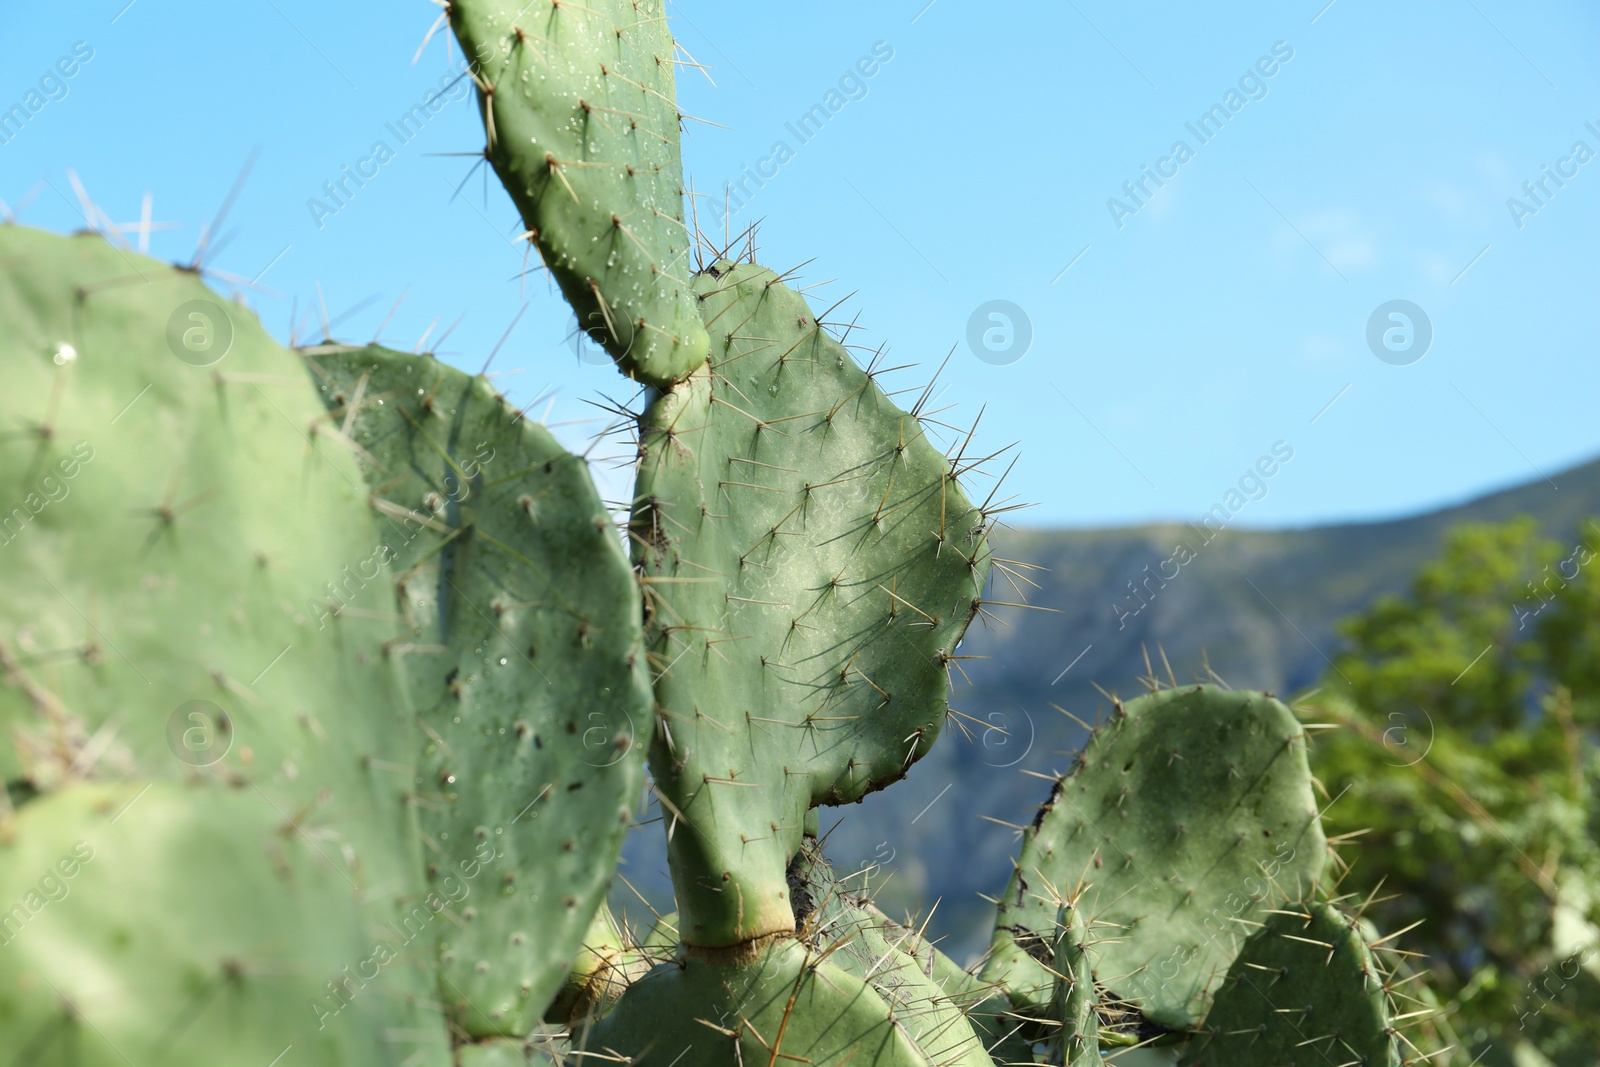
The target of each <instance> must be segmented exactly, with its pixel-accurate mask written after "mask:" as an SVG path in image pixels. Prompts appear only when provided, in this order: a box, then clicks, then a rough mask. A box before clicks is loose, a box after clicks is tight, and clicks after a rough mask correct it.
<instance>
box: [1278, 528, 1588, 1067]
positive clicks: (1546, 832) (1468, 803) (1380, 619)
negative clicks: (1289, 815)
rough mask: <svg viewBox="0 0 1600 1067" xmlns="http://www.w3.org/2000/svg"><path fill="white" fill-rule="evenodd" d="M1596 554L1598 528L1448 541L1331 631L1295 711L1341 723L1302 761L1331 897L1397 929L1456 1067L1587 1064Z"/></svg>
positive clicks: (1469, 535)
mask: <svg viewBox="0 0 1600 1067" xmlns="http://www.w3.org/2000/svg"><path fill="white" fill-rule="evenodd" d="M1597 557H1600V523H1597V522H1595V521H1594V520H1590V521H1589V522H1587V523H1585V524H1584V525H1583V527H1582V530H1581V531H1580V532H1579V534H1578V535H1577V536H1576V538H1575V539H1574V540H1572V541H1569V542H1567V543H1565V544H1563V543H1560V542H1556V541H1551V540H1546V539H1543V538H1541V537H1540V536H1539V534H1538V531H1537V527H1536V525H1535V524H1534V522H1533V521H1532V520H1530V519H1516V520H1512V521H1510V522H1507V523H1505V524H1502V525H1494V526H1466V527H1461V528H1459V529H1457V530H1456V531H1454V532H1453V533H1452V535H1451V537H1450V538H1449V539H1448V542H1447V544H1446V546H1445V549H1444V552H1443V554H1442V556H1441V557H1440V558H1439V559H1438V560H1436V561H1435V562H1433V563H1431V564H1429V565H1427V566H1426V567H1424V568H1423V569H1422V571H1421V572H1420V573H1419V574H1418V575H1417V577H1416V579H1415V580H1414V581H1413V583H1412V586H1411V589H1410V591H1409V592H1408V594H1406V595H1404V596H1390V597H1385V598H1383V599H1381V600H1379V601H1378V602H1377V603H1375V604H1374V605H1373V606H1372V607H1371V608H1370V609H1368V610H1367V611H1366V612H1364V613H1362V614H1359V615H1357V616H1354V617H1352V618H1350V619H1348V620H1346V621H1345V622H1344V623H1343V625H1342V627H1341V632H1342V635H1343V637H1344V639H1345V645H1344V648H1343V650H1342V651H1341V652H1340V653H1339V655H1338V656H1337V657H1336V658H1335V660H1334V662H1333V667H1332V669H1331V670H1330V671H1329V672H1328V675H1327V677H1326V678H1325V680H1324V686H1323V688H1322V690H1321V691H1320V693H1319V694H1318V695H1316V696H1315V697H1314V698H1312V699H1311V700H1309V701H1308V702H1307V703H1308V705H1309V706H1308V708H1307V709H1306V710H1307V711H1308V712H1312V716H1311V717H1313V718H1320V719H1321V720H1322V721H1325V722H1337V723H1340V724H1342V725H1345V726H1347V727H1349V728H1347V729H1339V730H1331V731H1328V732H1326V733H1319V737H1318V742H1317V744H1316V746H1315V749H1314V753H1313V757H1314V762H1313V769H1314V770H1315V772H1316V773H1317V775H1318V777H1319V778H1320V779H1321V781H1322V782H1323V783H1324V785H1325V786H1326V787H1327V789H1328V790H1329V793H1330V796H1331V797H1333V798H1335V799H1334V800H1333V802H1332V803H1331V805H1330V806H1329V808H1328V811H1327V813H1326V822H1327V825H1328V832H1329V835H1330V838H1337V839H1339V840H1340V842H1341V844H1342V845H1343V846H1344V847H1343V848H1342V850H1341V852H1342V856H1343V862H1344V863H1345V864H1347V865H1348V869H1347V870H1345V871H1343V872H1342V880H1341V882H1340V889H1341V891H1344V892H1349V893H1352V894H1356V895H1358V896H1359V897H1360V898H1363V899H1365V898H1371V903H1370V904H1369V905H1368V913H1369V914H1370V915H1372V917H1373V918H1374V920H1375V921H1376V922H1377V923H1378V925H1379V926H1380V927H1383V928H1385V929H1393V930H1402V929H1403V928H1408V927H1410V929H1407V930H1405V932H1404V933H1402V934H1401V935H1400V936H1399V937H1398V938H1397V943H1398V945H1399V946H1400V947H1402V948H1404V949H1406V950H1408V951H1412V952H1416V953H1419V954H1422V955H1423V957H1424V958H1423V959H1421V960H1420V961H1419V964H1418V965H1419V966H1420V967H1425V968H1426V969H1427V970H1428V971H1429V972H1430V976H1429V982H1430V984H1431V985H1432V987H1433V989H1434V990H1435V991H1436V993H1437V995H1438V996H1439V998H1440V1000H1441V1001H1442V1002H1443V1003H1444V1006H1445V1008H1446V1010H1447V1013H1448V1014H1447V1020H1448V1023H1449V1024H1450V1025H1452V1026H1453V1028H1454V1030H1455V1033H1456V1035H1457V1036H1458V1037H1459V1039H1460V1041H1461V1042H1462V1045H1463V1046H1464V1048H1463V1049H1462V1050H1461V1051H1462V1053H1463V1055H1462V1056H1461V1058H1460V1060H1459V1061H1458V1062H1460V1063H1466V1062H1468V1061H1469V1060H1471V1059H1472V1058H1473V1057H1475V1056H1481V1059H1479V1060H1478V1061H1477V1062H1479V1063H1482V1064H1505V1065H1508V1067H1509V1065H1512V1064H1516V1065H1517V1067H1530V1065H1536V1064H1541V1063H1543V1062H1549V1063H1552V1064H1556V1065H1558V1067H1578V1065H1580V1064H1581V1065H1582V1067H1594V1064H1595V1063H1596V1062H1597V1059H1600V926H1597V925H1596V924H1597V922H1600V891H1597V890H1596V889H1595V887H1596V886H1600V846H1597V843H1596V842H1597V831H1600V790H1597V782H1600V743H1597V728H1600V559H1597ZM1313 709H1314V711H1313ZM1413 924H1415V925H1413Z"/></svg>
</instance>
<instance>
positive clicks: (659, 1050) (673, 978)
mask: <svg viewBox="0 0 1600 1067" xmlns="http://www.w3.org/2000/svg"><path fill="white" fill-rule="evenodd" d="M746 951H748V950H747V948H743V947H742V948H740V949H738V950H735V951H734V952H731V953H724V952H716V951H715V950H713V952H712V953H711V954H710V955H714V956H716V957H718V958H705V956H702V955H700V954H697V953H695V952H691V953H690V954H689V955H688V956H687V957H686V958H685V959H684V960H683V961H682V962H681V963H669V964H663V965H662V966H660V967H657V968H656V969H655V970H654V971H652V972H651V973H650V974H648V975H646V976H645V977H644V978H643V979H642V980H640V981H639V982H638V983H636V984H634V985H633V986H631V987H629V989H628V991H627V992H626V993H624V994H623V995H622V999H621V1000H619V1001H618V1002H617V1004H616V1006H615V1007H614V1008H612V1010H611V1011H610V1012H609V1013H608V1014H606V1015H605V1016H604V1017H602V1018H601V1019H600V1021H599V1022H598V1023H597V1024H596V1025H595V1026H594V1028H593V1029H592V1030H590V1031H588V1032H587V1033H581V1032H580V1033H579V1034H577V1035H575V1036H574V1039H573V1045H574V1047H575V1048H577V1049H579V1050H584V1051H587V1052H588V1053H589V1055H590V1056H593V1055H597V1054H603V1055H606V1056H617V1055H620V1056H626V1057H631V1059H629V1060H628V1061H627V1062H629V1063H632V1064H636V1065H638V1067H669V1065H671V1064H679V1065H680V1067H681V1065H682V1064H685V1063H694V1064H695V1065H696V1067H743V1065H748V1064H765V1063H773V1062H779V1063H782V1062H789V1063H795V1062H798V1063H806V1064H811V1065H814V1067H843V1065H844V1064H846V1063H850V1064H872V1065H873V1067H930V1065H931V1064H932V1063H933V1062H935V1061H931V1060H929V1059H928V1058H927V1057H925V1056H924V1055H923V1054H922V1053H921V1052H919V1051H918V1050H917V1049H916V1048H915V1047H913V1045H912V1043H911V1041H910V1039H909V1038H908V1037H907V1035H906V1033H905V1030H904V1028H903V1027H902V1026H900V1025H898V1024H897V1023H896V1022H895V1020H894V1016H893V1012H892V1009H891V1008H890V1006H889V1005H888V1004H887V1003H886V1002H885V1001H884V1000H883V998H881V997H880V996H878V994H877V993H876V992H874V991H873V989H872V987H871V986H870V985H868V984H867V983H866V982H863V981H862V980H861V979H859V978H857V977H856V976H855V975H852V974H850V973H848V972H846V971H845V970H843V969H842V968H840V967H838V966H836V965H835V964H834V963H833V962H832V961H831V960H819V959H818V958H817V955H816V954H815V953H813V952H811V951H810V950H808V949H806V948H805V947H803V946H802V945H800V944H799V942H797V941H795V940H794V939H793V938H787V937H785V938H779V939H777V940H775V941H772V942H769V943H767V944H765V945H764V946H761V947H759V948H757V949H755V950H754V957H753V958H749V957H746V956H745V953H746Z"/></svg>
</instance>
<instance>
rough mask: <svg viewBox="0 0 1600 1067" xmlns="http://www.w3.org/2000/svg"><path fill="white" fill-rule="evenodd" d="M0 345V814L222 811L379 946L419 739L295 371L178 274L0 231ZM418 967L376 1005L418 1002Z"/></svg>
mask: <svg viewBox="0 0 1600 1067" xmlns="http://www.w3.org/2000/svg"><path fill="white" fill-rule="evenodd" d="M0 322H3V323H4V324H5V328H4V330H0V368H3V370H0V375H3V378H4V381H5V384H6V387H5V389H4V390H0V508H3V509H5V510H4V512H3V513H0V527H3V528H4V532H3V534H0V589H3V590H4V596H3V597H0V730H3V735H0V736H3V737H4V740H3V741H0V774H3V775H4V778H5V782H6V785H7V789H8V792H9V793H10V794H11V795H13V796H16V797H18V798H19V799H20V798H25V797H30V796H32V797H37V796H39V795H40V794H49V793H50V792H52V791H54V790H58V789H63V788H68V787H70V786H71V785H72V783H74V782H76V781H81V780H83V779H94V778H120V779H127V780H138V781H141V782H148V781H152V780H167V781H194V782H206V783H211V784H212V785H213V786H217V787H221V786H223V785H229V786H237V787H240V788H242V789H244V790H246V791H248V793H249V794H250V796H252V797H253V798H254V801H255V803H257V804H259V805H261V806H262V807H263V808H264V809H266V810H267V811H268V812H269V813H274V812H275V814H276V816H277V817H278V818H279V819H280V820H283V821H289V820H291V819H292V820H293V821H294V822H295V824H296V825H299V826H301V827H303V828H304V831H305V833H306V835H307V836H308V838H309V839H310V840H312V841H314V842H315V843H316V847H317V848H318V849H319V851H320V852H321V853H322V854H323V855H325V856H327V857H328V858H329V860H330V861H331V862H333V863H335V864H336V865H337V866H338V867H339V869H340V870H341V872H343V875H344V877H346V878H348V879H349V881H350V884H351V886H352V887H353V888H356V889H359V890H360V891H361V892H362V894H363V900H364V902H365V905H366V913H367V922H369V923H371V924H372V925H374V926H377V925H381V924H384V923H388V922H392V921H395V920H396V919H397V917H398V916H399V915H400V914H401V913H402V912H403V911H404V909H405V908H407V907H409V904H408V903H406V902H407V901H408V900H412V899H414V898H415V897H418V896H420V895H421V894H422V892H423V885H422V882H421V863H420V860H419V858H418V855H417V853H418V850H419V848H420V845H419V842H418V839H417V833H416V824H415V821H414V817H413V816H412V814H411V810H410V807H409V805H408V803H407V802H406V800H405V797H406V795H407V794H408V793H409V792H410V790H411V789H412V788H413V778H414V776H415V770H414V765H415V753H416V751H417V749H418V747H419V746H420V735H418V734H417V732H416V729H415V726H414V724H413V723H412V717H411V715H410V713H409V710H408V708H407V705H406V703H405V701H404V699H403V695H402V690H401V687H400V686H399V685H397V684H396V680H395V678H394V675H393V665H392V663H391V662H390V661H389V660H388V659H386V657H385V654H384V647H385V644H384V643H385V641H386V640H387V639H388V638H390V637H392V636H394V635H395V634H396V633H398V632H399V626H398V618H397V616H396V614H395V611H394V606H393V595H392V592H391V591H390V589H389V580H388V578H387V576H386V574H385V569H384V566H383V563H382V561H381V560H380V559H379V558H378V556H377V548H378V539H377V533H376V532H375V530H374V528H373V524H372V521H371V518H370V516H369V514H368V511H367V508H366V506H365V503H364V498H365V495H366V494H365V490H364V487H363V486H362V484H361V475H360V472H359V471H358V470H357V468H356V463H355V457H354V456H353V455H352V454H351V451H350V449H349V448H348V447H347V446H346V445H345V444H344V443H343V442H341V441H340V440H339V439H338V438H337V435H336V434H332V433H329V432H328V430H329V427H328V426H327V414H326V412H325V410H324V409H323V406H322V404H321V402H320V400H319V399H318V396H317V392H316V390H315V388H314V387H313V386H312V384H311V382H310V379H309V376H308V375H307V374H306V368H305V366H304V363H303V361H302V360H301V359H300V357H298V356H297V355H295V354H294V353H292V352H290V351H288V350H286V349H284V348H282V347H281V346H279V345H277V344H275V343H274V342H273V341H272V340H271V339H270V338H269V337H268V336H267V335H266V333H265V332H264V331H263V330H262V329H261V327H260V325H259V324H258V323H257V322H256V320H255V318H254V316H252V315H251V314H250V313H249V312H248V311H247V310H245V309H243V308H241V307H239V306H238V305H234V304H231V303H229V302H228V301H226V300H224V299H222V298H221V297H219V296H218V295H217V294H215V293H214V292H212V291H211V290H210V289H208V288H206V286H205V285H204V284H202V282H201V281H200V279H199V277H198V276H196V275H195V274H193V273H191V272H188V271H182V270H177V269H175V268H173V267H171V266H169V265H167V264H164V263H159V262H156V261H155V260H151V259H148V258H145V257H143V256H139V255H136V254H134V253H132V252H130V251H127V250H122V249H118V248H116V247H113V246H112V245H110V244H108V243H107V242H105V241H104V240H102V239H100V238H99V237H98V236H92V235H82V236H78V237H71V238H65V237H58V236H54V235H51V234H46V233H41V232H39V231H36V230H29V229H25V228H23V227H19V226H14V225H13V226H0ZM336 588H337V589H338V590H339V591H340V592H339V596H340V598H341V599H342V601H343V603H344V606H345V610H343V611H335V610H334V608H333V597H334V590H335V589H336ZM195 796H196V801H195V802H196V803H197V804H206V803H211V802H212V801H211V800H209V799H207V798H206V794H204V793H199V792H197V793H196V794H195ZM39 802H40V801H39V800H37V799H35V800H33V801H29V803H30V804H31V803H39ZM8 810H9V805H0V830H3V828H4V826H3V824H4V823H5V822H6V819H7V813H8ZM23 812H24V813H25V812H26V806H25V807H24V808H23ZM168 874H169V876H170V877H176V878H179V879H180V880H182V879H184V878H186V877H187V876H185V875H183V874H181V872H180V869H179V868H174V869H173V871H169V872H168ZM183 884H189V883H187V882H184V883H183ZM195 884H196V885H198V883H195ZM196 891H197V892H198V890H196ZM219 891H220V890H219ZM426 965H427V961H426V960H424V959H420V958H417V956H416V955H415V954H413V955H411V956H408V957H407V958H406V960H405V962H404V964H403V965H397V968H396V969H394V971H393V976H392V980H393V981H396V982H398V976H399V975H400V974H402V973H403V974H405V975H407V976H408V978H407V980H408V981H410V982H411V983H412V985H411V987H410V988H412V989H413V990H414V991H415V992H417V993H419V994H421V995H425V996H432V988H431V987H432V973H431V967H427V966H426ZM402 984H403V983H402Z"/></svg>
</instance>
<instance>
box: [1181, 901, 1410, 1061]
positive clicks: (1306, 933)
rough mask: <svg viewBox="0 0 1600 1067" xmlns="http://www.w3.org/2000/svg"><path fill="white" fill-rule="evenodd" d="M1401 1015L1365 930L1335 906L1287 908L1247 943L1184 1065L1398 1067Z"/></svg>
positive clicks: (1284, 907) (1267, 918)
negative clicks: (1354, 1065) (1397, 1024)
mask: <svg viewBox="0 0 1600 1067" xmlns="http://www.w3.org/2000/svg"><path fill="white" fill-rule="evenodd" d="M1395 1014H1396V1013H1395V1009H1394V1005H1393V1003H1392V1001H1391V1000H1390V998H1389V994H1388V991H1387V988H1386V976H1385V974H1384V972H1383V970H1382V969H1381V968H1380V967H1379V964H1378V961H1377V960H1376V959H1375V958H1374V957H1373V951H1372V949H1371V947H1370V946H1368V944H1367V942H1366V939H1365V938H1364V937H1363V935H1362V932H1361V924H1360V923H1359V921H1357V920H1355V919H1352V918H1350V917H1348V916H1346V915H1344V914H1343V913H1341V912H1340V911H1339V910H1338V909H1337V908H1335V907H1333V906H1332V905H1330V904H1324V903H1320V902H1318V903H1298V904H1285V905H1283V906H1282V907H1281V908H1280V909H1278V910H1277V911H1276V912H1274V913H1273V914H1272V915H1269V916H1266V922H1265V925H1264V926H1263V927H1262V928H1261V929H1259V930H1257V931H1256V932H1255V933H1254V934H1252V935H1251V936H1250V939H1249V940H1248V941H1246V942H1245V944H1244V947H1243V949H1241V950H1240V952H1239V958H1238V959H1236V960H1235V961H1234V963H1233V967H1232V968H1231V969H1230V970H1229V972H1228V977H1227V979H1226V980H1225V981H1224V982H1223V983H1222V986H1221V988H1220V989H1219V990H1218V991H1217V995H1216V1005H1215V1007H1213V1008H1212V1009H1211V1014H1210V1015H1209V1016H1207V1018H1206V1022H1205V1029H1204V1031H1203V1032H1202V1035H1201V1036H1199V1037H1197V1038H1195V1040H1194V1042H1193V1043H1192V1050H1191V1051H1190V1052H1189V1053H1188V1054H1187V1055H1185V1056H1184V1059H1183V1063H1184V1064H1186V1065H1191V1067H1270V1065H1273V1064H1282V1063H1310V1062H1313V1061H1316V1062H1318V1063H1322V1062H1327V1063H1336V1064H1337V1063H1359V1064H1363V1065H1364V1067H1400V1064H1401V1063H1402V1062H1403V1061H1404V1060H1403V1056H1402V1050H1401V1048H1400V1038H1399V1036H1398V1034H1397V1032H1396V1031H1395V1028H1394V1022H1395ZM1404 1062H1421V1061H1420V1060H1415V1061H1404Z"/></svg>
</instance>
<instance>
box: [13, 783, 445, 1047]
mask: <svg viewBox="0 0 1600 1067" xmlns="http://www.w3.org/2000/svg"><path fill="white" fill-rule="evenodd" d="M9 829H10V832H9V834H8V840H7V841H6V843H4V844H0V909H6V910H4V911H0V1034H4V1035H5V1037H4V1041H3V1044H4V1045H5V1048H6V1059H7V1060H8V1062H16V1063H26V1064H30V1065H35V1067H58V1065H59V1067H127V1065H128V1064H130V1063H137V1064H147V1063H148V1064H157V1063H159V1064H162V1065H163V1067H201V1065H204V1067H211V1065H214V1064H217V1063H224V1062H225V1063H250V1064H258V1065H261V1067H266V1065H268V1064H270V1063H273V1062H275V1061H276V1060H278V1059H279V1058H281V1057H284V1056H285V1051H286V1050H288V1049H292V1050H293V1051H292V1055H293V1056H294V1057H295V1061H294V1062H302V1063H329V1064H333V1063H336V1064H341V1065H344V1067H388V1065H392V1064H397V1063H402V1062H404V1063H410V1064H415V1065H418V1067H424V1065H431V1067H442V1065H444V1064H448V1063H449V1060H450V1052H449V1041H448V1039H447V1037H446V1032H445V1027H444V1023H443V1020H442V1019H441V1018H440V1016H439V1013H438V1010H437V1007H436V1005H435V1004H434V1001H433V998H432V995H431V994H430V993H427V992H426V991H424V993H423V995H422V996H420V997H419V996H417V995H416V991H415V990H414V989H413V988H411V985H412V983H411V982H410V979H409V977H408V976H407V972H408V971H409V970H410V969H411V968H413V967H414V966H415V964H416V962H417V961H418V960H419V959H422V960H426V959H427V958H429V957H431V955H432V951H433V946H432V935H431V932H430V930H431V928H432V927H433V926H435V925H437V924H439V923H443V922H446V921H448V920H447V919H445V918H442V917H440V914H439V913H440V911H441V910H442V908H443V907H444V902H442V901H437V900H435V899H434V898H432V897H431V895H430V896H429V897H428V898H418V899H415V900H411V901H409V902H407V910H406V911H405V912H404V913H402V915H401V917H399V918H397V919H396V920H393V921H391V922H388V923H383V924H377V923H366V922H364V921H363V911H362V908H361V907H360V905H359V904H358V903H357V900H358V896H359V894H358V893H357V891H356V890H355V888H354V887H353V886H352V884H351V882H350V880H349V876H348V874H347V873H346V872H345V870H344V869H343V865H342V864H341V863H340V862H339V861H338V860H337V859H336V858H333V856H332V855H330V853H331V852H332V849H331V842H329V841H327V840H326V839H325V838H322V837H321V835H320V834H319V833H318V831H317V829H316V828H315V827H313V826H305V825H298V824H296V823H294V822H292V821H288V820H285V819H284V817H283V816H282V815H280V814H279V813H278V811H276V810H275V807H274V805H273V804H271V803H269V802H268V801H267V800H266V799H265V798H264V797H263V796H262V795H261V794H260V793H258V791H257V790H255V789H253V788H250V787H248V786H246V787H241V788H237V789H225V788H219V787H217V786H214V785H207V784H201V783H193V784H190V785H183V784H178V783H169V782H157V783H146V784H145V785H144V786H140V785H138V784H135V783H122V784H106V783H79V784H76V785H72V786H68V787H66V788H64V789H61V790H59V791H55V792H52V793H50V794H48V795H46V796H43V797H40V798H38V799H36V800H34V801H32V802H30V803H28V804H27V805H25V806H24V807H23V808H22V809H21V810H20V811H19V812H18V814H17V817H16V819H15V821H14V822H13V824H12V825H11V827H10V828H9ZM330 860H331V862H330Z"/></svg>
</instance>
